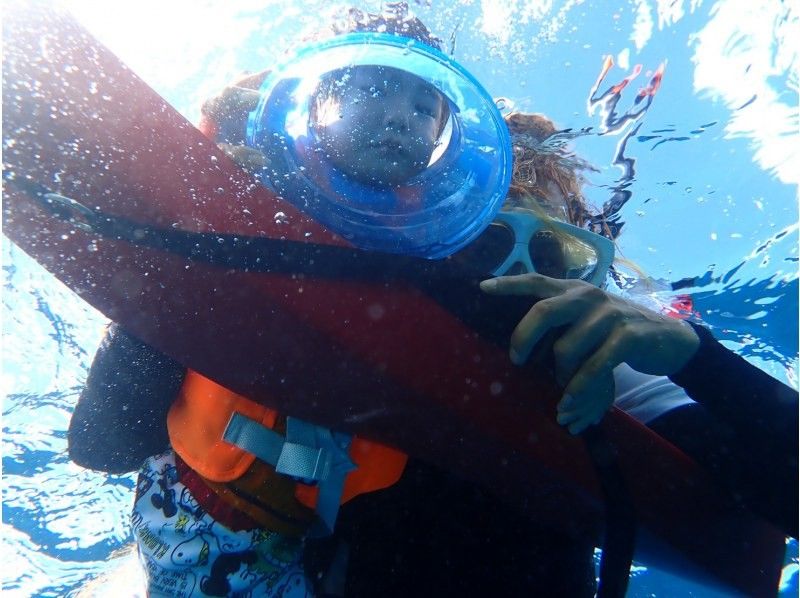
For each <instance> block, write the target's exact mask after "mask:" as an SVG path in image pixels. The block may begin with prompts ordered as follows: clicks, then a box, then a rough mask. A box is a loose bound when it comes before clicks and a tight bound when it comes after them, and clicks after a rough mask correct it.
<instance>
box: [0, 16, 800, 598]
mask: <svg viewBox="0 0 800 598" xmlns="http://www.w3.org/2000/svg"><path fill="white" fill-rule="evenodd" d="M410 4H411V8H412V10H414V11H415V12H416V13H417V14H418V15H419V16H420V17H421V18H422V19H423V20H424V21H425V22H426V23H428V25H429V26H430V27H431V28H432V29H433V30H434V31H435V32H437V33H438V34H439V35H440V36H441V37H443V38H444V39H445V40H446V45H447V46H448V47H449V46H450V41H449V40H450V38H451V35H452V34H453V32H454V31H455V32H456V33H455V44H454V55H455V58H456V59H457V60H459V61H460V62H462V63H463V64H464V65H465V66H466V67H467V68H468V69H469V70H470V71H472V72H473V73H474V74H475V75H476V77H477V78H478V79H479V80H481V81H482V82H483V83H484V84H485V85H486V87H487V88H488V89H489V91H490V93H492V94H493V95H495V96H503V97H505V98H508V101H509V102H510V103H512V104H513V105H514V107H516V108H517V109H519V110H526V111H536V112H543V113H545V114H547V115H548V116H550V117H551V118H553V119H554V120H555V121H556V123H557V124H558V125H559V126H560V127H562V128H570V129H572V131H573V132H582V134H581V135H578V136H577V137H576V138H575V140H574V147H575V149H576V151H577V152H578V153H579V154H580V155H581V156H582V157H584V158H585V159H587V160H588V161H589V162H591V163H592V164H594V165H595V166H596V167H597V168H598V169H599V172H597V173H593V174H591V175H590V176H589V177H588V181H587V187H586V192H587V196H588V198H589V200H590V202H591V203H593V204H594V205H595V206H596V207H598V208H602V207H604V206H606V207H608V208H609V210H612V209H613V211H615V212H616V213H617V215H618V221H617V223H618V224H619V225H620V226H621V227H622V228H621V230H622V235H621V236H620V238H619V249H620V251H621V253H622V254H623V255H624V257H625V258H627V259H628V260H631V261H632V262H634V263H635V264H636V265H637V266H638V267H639V268H640V269H641V270H642V271H644V272H646V273H647V275H649V276H650V277H652V278H653V279H654V280H655V281H658V284H657V285H656V287H655V288H656V289H658V288H659V286H658V285H662V286H666V285H667V284H668V283H677V282H678V281H681V283H680V284H681V286H682V287H683V288H682V292H685V293H691V294H692V296H693V298H694V301H695V309H696V310H697V311H698V312H699V313H700V315H701V316H702V318H703V320H705V322H706V323H707V324H708V325H709V326H711V327H712V329H713V330H714V333H715V334H716V335H717V337H718V338H720V339H723V340H724V341H725V342H726V344H728V346H730V347H731V348H734V349H735V350H737V351H738V352H740V353H741V354H742V355H744V356H745V357H747V358H748V359H750V360H751V361H753V363H755V364H756V365H758V366H759V367H761V368H763V369H764V370H765V371H767V372H769V373H770V374H771V375H773V376H775V377H776V378H779V379H781V380H783V381H785V382H788V383H790V384H792V385H794V386H797V367H798V255H797V247H798V243H797V242H798V224H797V222H798V204H797V195H796V194H797V183H798V178H799V177H800V157H799V153H800V143H798V135H797V128H798V127H797V125H798V80H797V72H798V65H797V54H798V52H797V43H798V42H797V41H796V39H797V38H800V36H798V35H797V34H798V33H800V32H799V31H798V15H797V14H796V13H795V12H792V8H791V6H790V5H789V4H788V3H786V4H784V3H780V2H771V3H766V4H760V3H752V5H753V7H754V8H750V6H751V4H750V3H745V2H703V1H702V0H691V1H683V0H673V1H671V2H667V1H663V0H662V1H655V0H634V1H632V2H628V3H616V2H615V3H611V2H592V1H586V2H579V1H574V0H567V1H566V2H555V1H553V2H550V1H546V0H542V1H539V2H532V1H528V2H523V1H519V2H517V1H509V2H504V3H502V4H501V3H499V2H479V1H478V0H461V1H459V2H446V3H445V2H437V1H436V0H431V1H430V2H416V3H415V2H412V3H410ZM67 5H68V6H71V7H72V8H73V10H74V11H75V12H76V14H78V15H79V17H80V18H81V19H82V20H83V21H84V23H85V24H86V25H87V26H88V27H89V28H90V29H91V30H92V32H93V33H94V34H95V35H97V36H98V37H99V38H100V39H101V40H102V41H103V42H104V43H106V44H107V45H109V47H111V48H112V50H113V51H115V52H116V53H117V54H118V55H120V56H121V57H122V58H123V60H124V61H125V62H126V63H128V64H129V65H130V66H131V67H132V68H133V69H134V70H135V71H136V72H137V73H138V74H139V75H141V76H142V77H144V79H145V80H146V81H148V82H149V83H150V84H151V85H152V86H153V87H154V88H155V89H156V90H157V91H159V93H161V94H162V95H163V96H164V97H165V98H166V99H167V100H168V101H170V102H171V103H172V104H173V105H175V106H176V107H177V108H178V109H179V110H181V111H182V112H183V113H184V114H185V115H186V116H187V118H189V119H190V120H193V121H196V120H197V117H198V114H199V105H200V102H201V101H202V99H203V98H204V97H207V96H208V95H210V94H211V93H213V92H216V91H217V90H218V89H219V88H221V87H222V85H224V84H225V83H226V82H227V81H229V80H230V79H232V78H233V77H235V76H236V75H237V74H239V73H240V72H241V71H243V70H256V69H259V70H260V69H261V68H264V66H266V65H269V64H270V63H271V62H272V61H273V60H274V59H275V58H276V56H278V55H279V54H280V52H281V49H282V48H284V47H286V46H287V44H288V43H289V40H291V39H293V38H295V37H296V36H297V35H298V33H299V32H300V31H301V30H313V29H315V28H316V27H318V26H319V25H320V24H321V23H323V22H324V21H325V20H326V19H327V18H328V17H327V15H328V14H329V12H330V9H329V5H328V4H327V3H325V2H322V1H320V2H302V3H294V4H288V3H283V2H268V1H264V0H261V1H258V0H252V1H247V2H239V3H237V8H236V9H233V10H232V9H231V8H230V7H229V6H228V5H227V4H223V3H221V2H213V1H208V2H204V3H198V2H193V3H189V2H188V1H187V2H170V3H165V2H161V3H156V2H139V3H124V4H112V3H107V5H102V6H101V5H98V4H97V3H94V2H91V3H90V2H89V1H88V0H84V1H78V0H74V1H71V2H67ZM756 5H757V6H756ZM359 6H366V7H368V8H371V9H376V8H377V7H378V4H377V3H374V2H370V3H362V4H359ZM156 15H159V16H158V17H157V16H156ZM175 23H180V26H177V25H175ZM790 31H795V33H794V34H790ZM266 42H268V43H266ZM607 55H610V56H612V57H613V58H614V62H615V65H614V66H613V67H612V69H611V70H610V71H609V73H608V74H607V75H606V77H605V79H604V80H603V81H602V82H601V83H600V85H599V86H597V91H596V93H595V96H594V99H595V100H597V99H598V97H599V96H600V95H602V92H603V91H604V90H606V89H607V88H609V87H610V86H611V85H613V84H616V83H619V82H620V81H622V80H623V79H624V78H625V77H626V76H628V75H629V74H630V73H632V72H633V70H634V67H635V65H636V64H641V65H642V72H641V74H640V75H639V77H638V78H636V79H634V80H633V81H632V82H631V83H630V84H629V85H628V86H627V87H626V88H625V89H624V90H623V91H622V93H621V94H619V95H618V96H617V97H616V98H615V100H616V102H617V103H616V105H615V106H611V105H610V104H609V103H608V102H607V101H590V97H591V95H592V88H593V87H595V84H596V81H597V79H598V75H599V74H600V71H601V67H602V65H603V60H604V57H605V56H607ZM662 64H663V65H664V78H663V83H662V85H661V88H660V89H659V90H658V92H657V94H656V95H655V96H654V97H653V98H652V103H651V104H649V105H648V106H647V109H646V110H641V108H642V103H639V104H637V103H635V101H634V98H635V96H636V93H637V92H638V90H639V89H641V88H644V87H646V86H647V85H648V83H649V82H650V80H651V77H652V75H653V73H654V72H656V70H657V69H658V68H659V67H660V66H661V65H662ZM2 256H3V276H4V279H3V282H4V292H3V314H2V318H3V366H2V373H3V383H4V389H5V391H6V393H7V394H6V398H5V401H4V404H3V422H2V425H3V461H2V467H3V537H2V542H3V544H2V546H3V560H4V563H3V564H4V567H3V573H2V578H3V590H4V592H8V594H9V595H18V596H64V595H71V594H75V593H76V592H77V590H78V588H79V587H80V586H81V585H82V584H83V583H85V581H86V580H88V579H90V578H92V577H94V576H96V575H98V574H100V573H102V572H107V571H109V570H111V569H114V570H115V571H116V573H115V579H116V580H117V581H118V582H119V581H120V580H122V585H120V586H117V587H116V588H113V589H109V588H107V589H106V595H109V596H119V595H126V594H132V593H134V589H133V586H132V585H131V582H130V578H129V577H128V574H127V573H126V572H129V571H131V570H132V568H131V563H132V562H133V561H132V559H131V557H130V556H121V557H118V558H113V559H111V560H109V557H110V556H111V555H112V553H113V552H114V551H115V550H118V549H120V548H122V547H124V546H126V545H127V544H128V543H129V542H130V540H131V537H130V532H129V530H128V528H127V520H126V514H127V511H128V508H129V504H130V500H131V497H132V488H133V479H132V477H131V476H105V475H99V474H95V473H92V472H88V471H84V470H82V469H81V468H79V467H77V466H75V465H73V464H71V463H70V462H69V460H68V458H67V455H66V429H67V424H68V421H69V416H70V412H71V409H72V407H73V405H74V402H75V400H76V398H77V395H78V393H79V391H80V388H81V385H82V383H83V381H84V380H85V377H86V371H87V368H88V366H89V364H90V363H91V358H92V355H93V353H94V350H95V348H96V346H97V343H98V341H99V339H100V337H101V335H102V330H103V326H104V325H105V320H104V318H103V317H102V316H101V315H100V314H98V313H96V312H94V311H93V310H92V309H91V308H90V307H88V306H87V305H86V304H84V303H83V302H82V301H81V300H80V299H79V298H77V297H76V296H75V295H73V294H72V293H71V292H70V291H68V290H67V289H66V288H64V287H63V286H62V285H60V284H59V283H58V282H56V281H55V280H54V279H53V278H52V277H50V276H49V275H48V274H47V273H46V272H44V271H43V270H42V269H41V268H40V267H39V266H38V265H36V264H35V263H34V262H32V261H31V260H30V259H29V258H27V256H25V254H23V253H22V252H21V251H20V250H19V249H17V248H16V247H14V246H13V245H12V244H11V243H9V242H8V241H7V240H6V239H5V238H3V247H2ZM120 566H123V567H124V570H123V571H122V572H121V571H120V570H119V569H117V568H118V567H120ZM797 591H798V565H797V545H796V543H791V544H790V545H789V550H788V551H787V565H786V567H785V569H784V576H783V580H782V587H781V593H782V594H784V595H797ZM630 595H631V596H637V597H638V596H642V597H643V596H688V595H695V596H713V595H716V594H714V593H713V592H712V591H711V590H709V589H708V588H702V587H700V586H697V585H694V584H691V583H689V582H685V581H682V580H678V579H676V578H674V577H669V576H666V575H665V574H662V573H661V572H658V571H655V570H652V569H646V568H644V567H637V568H636V569H635V570H634V574H633V576H632V583H631V590H630Z"/></svg>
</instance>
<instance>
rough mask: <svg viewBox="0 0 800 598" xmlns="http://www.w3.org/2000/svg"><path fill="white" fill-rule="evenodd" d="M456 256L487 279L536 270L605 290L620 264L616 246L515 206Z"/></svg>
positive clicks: (503, 211)
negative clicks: (614, 267) (610, 271)
mask: <svg viewBox="0 0 800 598" xmlns="http://www.w3.org/2000/svg"><path fill="white" fill-rule="evenodd" d="M453 258H454V259H456V260H458V261H461V262H463V263H467V264H469V265H470V266H471V267H472V268H474V269H476V270H477V271H479V272H483V273H485V274H486V275H492V276H508V275H514V274H527V273H530V272H536V273H538V274H543V275H545V276H549V277H551V278H561V279H580V280H585V281H586V282H589V283H591V284H593V285H595V286H598V287H602V286H603V285H604V283H605V280H606V275H607V274H608V269H609V268H610V267H611V264H612V262H613V261H614V243H613V241H611V239H607V238H606V237H604V236H602V235H598V234H597V233H593V232H592V231H589V230H586V229H584V228H580V227H578V226H574V225H572V224H567V223H566V222H562V221H561V220H557V219H555V218H550V217H546V218H544V217H542V216H540V215H538V214H536V213H535V212H533V211H531V210H529V209H525V208H511V209H508V210H505V209H504V210H502V211H500V212H499V213H498V214H497V216H496V217H495V220H494V222H492V223H491V225H490V226H489V227H488V228H487V229H486V230H485V231H484V233H483V234H482V235H481V236H480V237H479V238H478V239H477V240H476V241H475V242H473V243H471V244H470V245H468V246H467V247H465V248H464V249H462V250H461V251H460V252H458V253H457V254H456V255H455V256H453Z"/></svg>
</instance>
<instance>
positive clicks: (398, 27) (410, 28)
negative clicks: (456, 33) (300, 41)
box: [307, 2, 442, 51]
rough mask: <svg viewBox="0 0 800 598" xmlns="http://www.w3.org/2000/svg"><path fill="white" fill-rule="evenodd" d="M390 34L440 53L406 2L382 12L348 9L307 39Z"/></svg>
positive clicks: (389, 4)
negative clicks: (421, 44)
mask: <svg viewBox="0 0 800 598" xmlns="http://www.w3.org/2000/svg"><path fill="white" fill-rule="evenodd" d="M362 32H365V33H367V32H372V33H389V34H391V35H398V36H401V37H408V38H410V39H413V40H416V41H418V42H421V43H423V44H425V45H428V46H430V47H432V48H436V49H437V50H439V51H442V40H441V39H440V38H438V37H436V36H435V35H434V34H433V33H431V31H430V29H428V28H427V27H426V26H425V24H424V23H423V22H422V21H420V20H419V19H418V18H417V17H416V16H414V15H413V13H410V12H409V10H408V4H407V3H406V2H387V3H386V4H384V5H383V11H382V12H381V13H371V12H367V11H364V10H360V9H358V8H353V7H351V8H347V9H345V10H343V11H339V12H338V13H337V14H335V15H334V18H333V20H332V22H331V24H330V26H328V27H326V28H325V29H322V30H320V31H316V32H315V33H313V34H312V35H310V36H309V37H308V38H307V39H309V40H315V41H317V40H321V39H325V38H329V37H333V36H337V35H346V34H348V33H362Z"/></svg>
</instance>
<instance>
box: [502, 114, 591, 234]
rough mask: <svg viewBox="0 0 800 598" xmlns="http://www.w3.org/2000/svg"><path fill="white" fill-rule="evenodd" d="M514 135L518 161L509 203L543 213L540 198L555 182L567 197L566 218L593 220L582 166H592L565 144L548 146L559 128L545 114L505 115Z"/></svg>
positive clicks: (572, 221) (579, 222) (574, 221)
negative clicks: (583, 189)
mask: <svg viewBox="0 0 800 598" xmlns="http://www.w3.org/2000/svg"><path fill="white" fill-rule="evenodd" d="M505 121H506V124H507V125H508V130H509V133H510V134H511V143H512V148H513V156H514V164H513V169H512V175H511V187H510V188H509V191H508V200H507V201H508V203H509V204H510V205H511V206H513V207H524V208H529V209H533V210H534V211H537V212H541V211H542V210H541V206H540V204H539V202H538V201H537V200H536V198H537V197H538V198H543V197H547V196H548V195H550V194H551V187H550V186H551V185H554V186H555V187H556V188H557V189H558V191H559V192H560V193H561V195H562V196H563V197H564V202H565V209H566V214H565V216H566V218H567V220H568V221H569V222H570V224H575V225H577V226H585V225H586V224H588V223H589V222H590V221H592V219H593V213H592V212H591V211H590V210H589V208H588V206H587V205H586V200H585V198H584V196H583V193H582V192H581V186H582V185H583V182H584V180H583V177H581V176H580V169H581V168H590V167H589V166H588V165H582V164H580V163H579V162H577V161H575V160H569V159H568V158H569V153H568V152H567V151H566V150H565V149H564V148H561V147H555V148H553V147H548V146H547V145H546V144H545V142H546V141H547V140H548V139H551V138H552V137H553V135H555V134H556V133H557V132H558V130H557V129H556V126H555V124H554V123H553V121H551V120H550V119H549V118H547V117H546V116H544V115H542V114H528V113H522V112H512V113H511V114H508V115H506V117H505Z"/></svg>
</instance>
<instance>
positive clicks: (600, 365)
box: [564, 330, 626, 400]
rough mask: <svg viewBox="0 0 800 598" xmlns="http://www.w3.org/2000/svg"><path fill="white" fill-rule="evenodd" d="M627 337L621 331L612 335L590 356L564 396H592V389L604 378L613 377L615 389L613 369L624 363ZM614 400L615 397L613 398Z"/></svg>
mask: <svg viewBox="0 0 800 598" xmlns="http://www.w3.org/2000/svg"><path fill="white" fill-rule="evenodd" d="M625 344H626V336H625V335H624V334H623V333H621V332H620V331H619V330H615V331H614V332H612V333H611V335H610V336H609V337H608V339H607V340H606V341H605V342H604V343H603V344H602V345H601V346H600V347H599V348H598V349H597V350H596V351H595V352H594V353H592V355H590V356H589V357H588V358H587V359H586V360H585V361H584V362H583V364H582V365H581V366H580V368H579V369H578V371H577V372H575V374H574V375H573V376H572V378H571V379H570V380H569V382H568V383H567V385H566V387H565V388H564V394H565V395H569V396H571V397H573V398H577V397H583V396H586V395H588V394H591V392H592V389H593V388H595V387H596V386H597V384H598V380H602V379H603V377H604V376H609V375H610V376H611V386H612V387H613V373H612V371H613V369H614V367H616V366H617V365H619V364H620V363H621V362H622V359H621V355H623V354H624V353H625V350H626V347H625ZM612 400H613V397H612Z"/></svg>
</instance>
